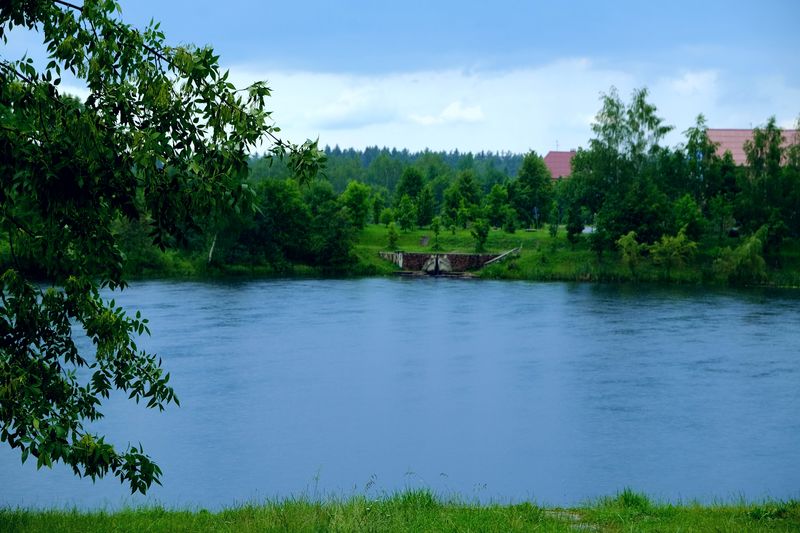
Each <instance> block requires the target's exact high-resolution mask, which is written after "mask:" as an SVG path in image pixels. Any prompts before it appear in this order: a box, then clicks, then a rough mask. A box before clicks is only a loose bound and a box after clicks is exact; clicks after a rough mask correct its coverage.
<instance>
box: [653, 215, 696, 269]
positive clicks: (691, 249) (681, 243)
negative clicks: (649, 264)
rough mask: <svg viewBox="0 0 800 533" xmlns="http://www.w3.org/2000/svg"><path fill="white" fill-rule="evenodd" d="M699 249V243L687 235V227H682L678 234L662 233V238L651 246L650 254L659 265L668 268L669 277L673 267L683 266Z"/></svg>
mask: <svg viewBox="0 0 800 533" xmlns="http://www.w3.org/2000/svg"><path fill="white" fill-rule="evenodd" d="M696 251H697V243H696V242H694V241H692V240H690V239H689V237H688V236H687V235H686V228H685V227H684V228H681V229H680V231H679V232H678V234H677V235H676V236H674V237H673V236H670V235H662V236H661V239H660V240H659V241H658V242H656V243H655V244H653V245H652V246H650V254H651V255H652V256H653V261H654V262H655V263H656V264H657V265H664V266H665V267H666V269H667V279H669V278H670V273H671V271H672V269H673V268H675V267H679V266H682V265H684V264H685V263H686V261H688V260H689V259H691V258H692V257H693V256H694V254H695V252H696Z"/></svg>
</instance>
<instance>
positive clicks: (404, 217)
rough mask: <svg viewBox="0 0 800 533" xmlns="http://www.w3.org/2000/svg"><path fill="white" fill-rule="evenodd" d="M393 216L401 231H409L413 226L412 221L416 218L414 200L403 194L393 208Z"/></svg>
mask: <svg viewBox="0 0 800 533" xmlns="http://www.w3.org/2000/svg"><path fill="white" fill-rule="evenodd" d="M395 218H396V220H397V223H398V224H399V225H400V229H401V230H403V231H410V230H411V229H413V228H414V222H415V221H416V219H417V210H416V208H415V207H414V202H412V201H411V198H410V197H409V196H408V195H407V194H405V195H403V197H402V198H401V199H400V203H399V204H398V205H397V209H396V210H395Z"/></svg>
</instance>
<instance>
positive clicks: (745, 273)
mask: <svg viewBox="0 0 800 533" xmlns="http://www.w3.org/2000/svg"><path fill="white" fill-rule="evenodd" d="M766 235H767V227H766V226H762V227H761V228H760V229H759V230H758V231H757V232H756V233H754V234H753V235H751V236H750V237H748V238H747V239H746V240H745V241H744V242H743V243H742V244H740V245H739V246H737V247H736V248H735V249H733V250H731V248H730V247H726V248H723V249H722V250H721V251H720V252H719V255H718V257H717V258H716V259H715V260H714V272H715V273H716V274H717V276H718V277H720V278H722V279H723V280H724V281H726V282H728V283H753V282H761V281H763V280H764V279H765V278H766V267H767V265H766V262H765V261H764V255H763V254H764V241H765V240H766Z"/></svg>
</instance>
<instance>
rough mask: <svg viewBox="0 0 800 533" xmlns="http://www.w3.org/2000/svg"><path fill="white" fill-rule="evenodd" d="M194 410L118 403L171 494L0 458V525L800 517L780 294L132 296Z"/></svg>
mask: <svg viewBox="0 0 800 533" xmlns="http://www.w3.org/2000/svg"><path fill="white" fill-rule="evenodd" d="M116 299H117V301H118V302H120V303H121V304H122V305H125V306H128V307H130V308H132V309H141V310H142V311H143V312H144V313H145V315H146V316H147V317H148V318H150V320H151V326H152V327H151V329H152V332H153V337H152V338H150V339H146V340H144V341H143V343H144V344H146V345H147V346H148V347H149V349H151V350H153V351H155V352H157V353H158V354H159V355H161V356H162V357H163V358H164V361H165V366H166V367H167V369H168V370H169V371H170V372H171V374H172V376H173V380H174V386H175V388H176V389H177V391H178V394H179V396H180V399H181V405H182V407H181V408H174V407H172V408H169V409H168V410H167V411H166V412H164V413H161V414H159V413H157V412H149V411H147V410H145V409H144V408H143V407H141V406H136V405H135V404H132V403H130V402H127V401H125V400H124V399H122V398H112V401H111V402H109V403H108V405H107V406H106V409H105V413H106V415H107V418H106V419H104V420H103V421H102V423H100V424H98V430H100V431H103V432H106V433H107V434H108V435H109V437H110V439H111V440H112V441H113V442H115V443H118V444H122V445H123V446H124V444H125V443H127V442H129V441H130V442H133V443H137V442H138V441H139V440H141V441H142V443H143V444H144V445H145V448H146V450H147V451H148V452H149V453H150V454H151V455H152V456H153V457H154V458H155V459H156V460H157V461H158V462H159V464H160V465H161V466H162V468H163V470H164V472H165V475H164V479H163V482H164V486H163V487H156V488H154V489H153V490H152V493H151V496H150V497H149V498H150V499H149V500H148V499H145V498H132V499H127V498H126V496H125V490H124V487H121V486H120V485H119V483H117V482H115V481H114V480H103V481H99V482H98V483H96V484H94V485H93V484H91V482H89V481H86V480H77V479H74V478H73V477H72V475H71V474H70V473H69V471H68V470H67V469H65V468H56V469H54V470H53V471H47V472H38V473H37V472H36V469H35V464H30V463H29V464H26V465H24V466H20V465H19V459H18V456H17V455H15V453H13V452H11V451H10V450H7V449H5V448H0V473H1V475H2V480H3V482H2V483H0V504H5V505H39V506H53V505H55V506H63V505H73V504H76V505H79V506H86V507H99V506H112V507H113V506H118V505H120V504H122V503H134V504H136V503H140V502H144V501H158V502H161V503H164V504H166V505H169V506H177V505H182V506H190V507H191V506H201V507H211V508H216V507H220V506H226V505H233V504H235V503H237V502H238V503H241V502H244V501H253V500H255V501H257V500H259V499H263V498H266V497H274V496H278V497H286V496H289V495H295V496H299V495H307V496H311V497H324V496H326V495H331V494H335V495H349V494H353V493H357V494H363V493H366V494H368V495H371V496H372V495H375V496H377V495H380V494H382V493H383V492H391V491H394V490H397V489H402V488H407V487H419V486H425V487H430V488H431V489H433V490H434V491H437V492H440V493H443V494H445V495H447V494H452V493H457V494H458V495H459V496H460V497H462V498H465V499H468V500H471V499H477V500H480V501H490V500H500V501H511V500H522V499H533V500H536V501H538V502H541V503H550V504H573V503H578V502H580V501H583V500H585V499H588V498H593V497H596V496H599V495H606V494H610V493H613V492H614V491H616V490H619V489H621V488H623V487H625V486H630V487H634V488H635V489H637V490H642V491H646V492H648V493H650V494H652V495H653V496H655V497H656V498H666V499H670V500H677V499H693V498H697V499H700V500H703V501H710V500H712V499H714V498H720V499H731V498H738V497H741V496H744V497H746V498H752V499H756V498H764V497H774V498H789V497H798V496H800V469H798V468H797V465H800V446H798V443H800V387H798V384H800V336H798V332H800V297H798V295H797V294H796V293H793V292H788V291H724V292H702V291H699V290H697V289H696V288H663V287H646V288H645V287H635V286H623V285H597V284H595V285H580V284H562V283H548V284H542V283H508V282H468V281H464V280H440V279H422V280H386V279H365V280H347V281H341V280H322V281H308V280H304V281H294V280H292V281H261V282H247V283H245V282H242V283H221V284H206V283H174V282H147V283H139V284H135V285H134V286H133V287H131V288H130V289H128V290H126V291H125V292H124V293H122V294H121V295H117V296H116Z"/></svg>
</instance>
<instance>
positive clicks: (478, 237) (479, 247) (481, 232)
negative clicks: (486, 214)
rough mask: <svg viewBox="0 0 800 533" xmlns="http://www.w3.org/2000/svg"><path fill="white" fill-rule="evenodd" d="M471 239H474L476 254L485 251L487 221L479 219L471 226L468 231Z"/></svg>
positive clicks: (487, 232) (487, 229)
mask: <svg viewBox="0 0 800 533" xmlns="http://www.w3.org/2000/svg"><path fill="white" fill-rule="evenodd" d="M470 234H471V235H472V238H473V239H475V251H476V252H477V253H481V252H484V251H485V250H486V239H487V238H488V237H489V221H488V220H486V219H485V218H479V219H478V220H476V221H475V222H474V223H473V224H472V229H471V230H470Z"/></svg>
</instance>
